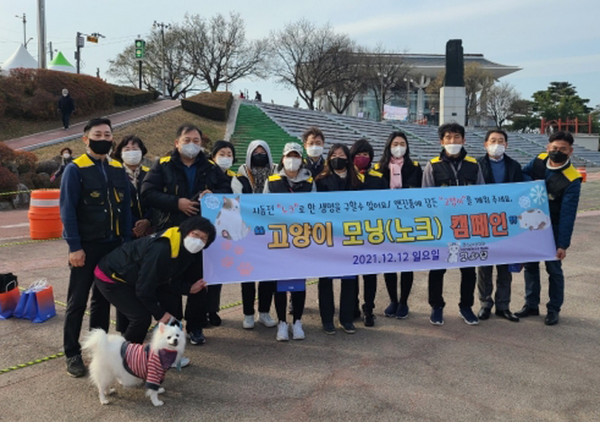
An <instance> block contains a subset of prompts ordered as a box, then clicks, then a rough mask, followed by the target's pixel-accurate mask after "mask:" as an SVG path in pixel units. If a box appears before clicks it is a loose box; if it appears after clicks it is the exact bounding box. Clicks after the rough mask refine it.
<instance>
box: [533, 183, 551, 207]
mask: <svg viewBox="0 0 600 422" xmlns="http://www.w3.org/2000/svg"><path fill="white" fill-rule="evenodd" d="M529 196H531V199H533V202H534V204H543V203H544V202H546V200H547V199H548V195H547V194H546V190H545V189H544V188H542V187H541V186H534V187H533V188H531V190H530V191H529Z"/></svg>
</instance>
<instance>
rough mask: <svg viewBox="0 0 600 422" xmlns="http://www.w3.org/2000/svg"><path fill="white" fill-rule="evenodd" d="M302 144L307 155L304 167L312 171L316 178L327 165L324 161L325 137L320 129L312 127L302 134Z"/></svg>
mask: <svg viewBox="0 0 600 422" xmlns="http://www.w3.org/2000/svg"><path fill="white" fill-rule="evenodd" d="M302 143H303V145H304V149H305V150H306V155H307V158H305V159H304V162H303V165H304V167H305V168H307V169H309V170H310V172H311V174H312V176H313V177H316V176H317V175H318V174H319V173H321V172H322V171H323V167H324V165H325V160H323V148H324V147H325V135H323V132H322V131H321V129H319V128H318V127H315V126H313V127H310V128H308V129H307V130H306V131H305V132H304V133H303V134H302Z"/></svg>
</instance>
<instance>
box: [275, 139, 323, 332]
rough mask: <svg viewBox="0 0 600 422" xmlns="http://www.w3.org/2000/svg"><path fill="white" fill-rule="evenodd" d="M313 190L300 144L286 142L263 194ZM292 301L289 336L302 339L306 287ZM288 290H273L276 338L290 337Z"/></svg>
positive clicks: (312, 182)
mask: <svg viewBox="0 0 600 422" xmlns="http://www.w3.org/2000/svg"><path fill="white" fill-rule="evenodd" d="M315 190H316V187H315V183H314V180H313V178H312V175H311V173H310V171H309V170H308V169H306V168H304V167H302V146H301V145H300V144H297V143H295V142H289V143H287V144H285V146H284V147H283V154H282V157H281V162H280V163H279V172H278V173H276V174H273V175H271V176H269V179H268V181H267V183H265V189H264V193H295V192H314V191H315ZM290 295H291V302H292V315H293V321H292V324H291V329H292V338H293V339H294V340H302V339H304V330H303V328H302V314H303V312H304V304H305V303H306V290H303V291H294V292H291V293H290ZM286 305H287V292H276V293H275V310H276V311H277V318H278V319H279V324H278V325H277V335H276V336H275V338H276V340H277V341H287V340H289V329H290V327H289V326H288V324H287V322H286V314H285V313H286V309H285V308H286Z"/></svg>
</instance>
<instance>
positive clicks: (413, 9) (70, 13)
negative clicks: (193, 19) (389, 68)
mask: <svg viewBox="0 0 600 422" xmlns="http://www.w3.org/2000/svg"><path fill="white" fill-rule="evenodd" d="M37 3H38V1H37V0H19V1H14V0H0V64H1V63H2V62H4V61H5V60H6V59H8V58H9V57H10V56H11V54H12V53H13V52H14V51H15V50H16V49H17V48H18V46H19V45H20V44H22V43H23V21H22V16H23V13H25V14H26V19H27V24H26V33H27V38H30V37H33V40H31V41H30V42H29V44H28V46H27V47H28V51H29V52H30V53H31V54H32V55H33V57H34V58H35V59H36V60H37V58H38V45H37V43H38V35H37V15H38V14H37ZM45 8H46V40H47V41H51V42H52V45H53V48H54V49H55V50H58V51H61V52H62V53H63V54H64V55H65V57H66V58H67V60H69V61H71V63H72V64H73V65H75V60H74V58H73V56H74V51H75V37H76V33H77V32H82V33H88V34H89V33H93V32H98V33H101V34H103V35H104V36H105V38H101V39H100V41H99V42H98V44H91V43H87V42H86V44H85V47H84V48H83V49H82V53H81V54H82V73H87V74H91V75H95V74H96V72H97V69H98V70H99V72H100V76H101V77H102V78H104V79H108V80H109V82H115V81H114V80H110V78H108V75H107V74H106V72H107V70H108V67H109V63H108V61H109V60H111V59H114V58H115V57H116V56H117V55H118V54H119V53H120V52H121V51H123V50H124V49H125V48H126V47H127V46H128V45H130V44H132V43H133V41H134V39H135V38H137V36H138V35H141V36H142V38H144V36H145V35H146V36H147V35H148V34H149V33H150V32H151V30H152V24H153V22H154V21H158V22H164V23H179V22H182V21H183V19H184V16H185V14H186V13H190V14H199V15H201V16H204V17H207V18H210V17H211V16H214V15H216V14H217V13H221V14H223V15H225V16H227V15H228V14H229V13H230V12H232V11H234V12H237V13H239V14H240V15H241V16H242V18H243V20H244V22H245V29H246V37H247V38H248V39H260V38H265V37H269V36H270V35H271V34H272V33H273V32H274V31H278V30H281V29H282V28H283V27H284V26H285V25H286V24H288V23H292V22H296V21H297V20H299V19H301V18H307V19H309V20H311V21H312V22H313V23H314V24H315V25H317V26H321V25H325V24H327V23H328V24H330V25H331V26H332V27H333V29H334V30H335V31H336V32H338V33H344V34H347V35H348V36H349V37H350V38H351V39H353V40H355V41H356V42H357V43H358V44H359V45H362V46H365V47H371V48H372V47H375V46H377V45H382V46H383V47H384V48H385V49H386V50H388V51H392V52H397V53H413V54H415V53H428V54H444V52H445V45H446V42H447V41H448V40H449V39H462V45H463V49H464V52H465V53H481V54H483V55H484V56H485V57H486V58H487V59H488V60H491V61H493V62H497V63H500V64H504V65H511V66H518V67H520V68H522V70H520V71H518V72H516V73H514V74H512V75H509V76H506V77H504V78H502V79H501V81H506V82H508V83H510V84H511V85H513V86H514V87H515V89H516V90H517V92H518V93H519V94H520V95H521V97H522V98H524V99H531V95H532V94H533V93H534V92H536V91H539V90H545V89H546V88H547V87H548V85H549V84H550V82H552V81H566V82H570V83H571V84H572V85H574V86H575V87H576V89H577V92H578V94H579V95H580V96H581V97H582V98H588V99H590V102H589V103H588V106H590V107H595V106H596V105H600V25H599V24H598V15H599V13H598V12H600V2H598V0H574V1H571V2H564V1H560V0H543V1H540V0H500V1H498V0H496V1H489V0H454V1H452V2H448V1H444V0H421V1H419V2H416V1H407V0H381V1H379V0H374V1H370V2H368V1H355V0H343V1H342V0H327V1H323V0H319V1H317V0H304V1H301V2H299V1H294V2H291V1H287V0H262V1H261V0H253V1H247V0H245V1H240V0H229V1H222V2H208V1H200V0H179V1H177V2H169V1H164V0H145V1H143V2H142V1H138V0H131V1H122V0H78V1H73V0H46V1H45ZM17 16H18V17H17ZM47 61H48V62H49V61H50V60H49V58H48V59H47ZM223 89H224V87H223ZM229 89H230V90H231V91H233V92H234V93H237V92H239V91H240V90H244V91H245V90H248V91H249V92H250V93H251V96H252V97H253V93H254V91H256V90H258V91H260V92H261V94H262V97H263V101H271V100H273V101H274V102H275V103H277V104H283V105H292V103H293V102H294V100H295V99H296V97H297V96H298V95H297V93H295V91H294V89H293V88H290V87H286V86H283V85H280V84H278V83H276V81H275V80H274V79H271V80H253V79H250V78H246V79H244V80H240V81H238V82H236V83H234V84H233V85H230V87H229ZM301 106H303V104H302V103H301Z"/></svg>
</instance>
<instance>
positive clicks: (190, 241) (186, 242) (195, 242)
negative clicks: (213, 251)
mask: <svg viewBox="0 0 600 422" xmlns="http://www.w3.org/2000/svg"><path fill="white" fill-rule="evenodd" d="M205 245H206V244H205V243H204V240H202V239H199V238H197V237H192V236H186V237H185V239H183V247H184V248H185V249H186V250H187V251H188V252H189V253H191V254H196V253H198V252H200V251H201V250H202V249H204V246H205Z"/></svg>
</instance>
